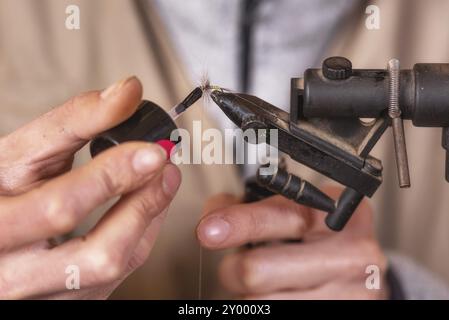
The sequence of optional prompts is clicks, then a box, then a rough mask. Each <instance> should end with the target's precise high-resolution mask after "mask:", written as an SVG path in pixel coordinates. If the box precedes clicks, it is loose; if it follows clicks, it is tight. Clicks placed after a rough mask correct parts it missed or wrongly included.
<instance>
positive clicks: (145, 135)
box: [90, 100, 179, 157]
mask: <svg viewBox="0 0 449 320" xmlns="http://www.w3.org/2000/svg"><path fill="white" fill-rule="evenodd" d="M176 129H177V127H176V124H175V122H174V121H173V119H172V118H171V117H170V116H169V115H168V113H167V112H165V111H164V109H162V108H161V107H159V106H158V105H157V104H155V103H153V102H151V101H147V100H143V101H142V103H141V104H140V106H139V107H138V109H137V111H136V112H135V113H134V114H133V115H132V116H131V117H130V118H128V119H127V120H125V121H124V122H122V123H120V124H119V125H117V126H116V127H114V128H111V129H109V130H107V131H105V132H103V133H101V134H99V135H98V136H97V137H95V138H94V139H93V140H92V141H91V143H90V154H91V156H92V157H95V156H96V155H97V154H99V153H100V152H102V151H104V150H106V149H108V148H110V147H113V146H115V145H118V144H120V143H123V142H126V141H147V142H159V141H161V140H170V135H171V133H172V132H173V130H176ZM177 142H179V141H176V142H174V143H177Z"/></svg>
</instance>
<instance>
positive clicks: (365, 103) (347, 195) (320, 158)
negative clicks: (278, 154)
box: [211, 57, 449, 231]
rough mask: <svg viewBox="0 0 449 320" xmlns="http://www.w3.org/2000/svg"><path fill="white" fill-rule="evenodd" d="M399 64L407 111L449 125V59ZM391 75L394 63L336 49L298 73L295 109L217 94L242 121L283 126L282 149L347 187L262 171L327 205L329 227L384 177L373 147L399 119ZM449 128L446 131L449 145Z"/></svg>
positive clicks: (298, 197)
mask: <svg viewBox="0 0 449 320" xmlns="http://www.w3.org/2000/svg"><path fill="white" fill-rule="evenodd" d="M397 71H398V72H399V74H400V77H397V78H396V91H394V92H395V93H396V97H397V102H398V104H399V105H400V111H401V119H411V120H412V121H413V123H414V125H416V126H441V127H448V126H449V64H416V65H415V66H414V68H413V69H412V70H401V71H399V70H397ZM390 80H391V79H390V70H388V69H354V70H353V69H352V65H351V62H350V61H349V60H347V59H345V58H341V57H332V58H328V59H326V60H325V61H324V62H323V66H322V68H321V69H308V70H306V71H305V73H304V77H303V78H293V79H292V80H291V101H290V113H287V112H285V111H283V110H281V109H279V108H277V107H275V106H273V105H271V104H269V103H267V102H266V101H263V100H261V99H259V98H257V97H254V96H250V95H246V94H238V93H228V92H222V91H214V92H212V94H211V96H212V99H213V100H214V101H215V103H216V104H217V105H218V106H219V107H220V108H221V109H222V110H223V111H224V113H225V114H226V115H227V116H228V117H229V118H230V119H231V120H232V121H233V122H234V123H235V124H236V125H237V126H238V127H240V128H242V129H244V130H245V129H248V128H252V129H278V148H279V150H280V151H282V152H284V153H286V154H288V155H289V156H290V157H291V158H292V159H293V160H295V161H298V162H300V163H302V164H304V165H306V166H308V167H310V168H311V169H313V170H315V171H317V172H319V173H321V174H323V175H325V176H327V177H329V178H331V179H333V180H335V181H337V182H339V183H341V184H342V185H344V186H345V187H346V188H345V190H344V191H343V193H342V194H341V196H340V198H339V199H338V200H337V201H336V202H334V201H333V200H331V199H330V198H329V197H327V196H326V195H325V194H324V193H323V192H321V191H320V190H319V189H318V188H316V187H314V186H312V185H311V184H310V183H308V182H306V181H304V180H302V179H301V178H299V177H297V176H295V175H293V174H289V173H287V172H286V171H285V170H284V169H279V170H278V172H277V173H276V174H274V175H272V176H261V175H259V177H258V181H259V183H260V184H261V185H262V186H264V187H266V188H267V189H269V190H270V191H272V192H274V193H278V194H282V195H284V196H286V197H287V198H290V199H293V200H294V201H296V202H298V203H301V204H305V205H308V206H311V207H315V208H318V209H320V210H324V211H327V212H328V216H327V218H326V223H327V225H328V227H329V228H331V229H333V230H337V231H338V230H341V229H342V228H343V227H344V226H345V225H346V223H347V222H348V220H349V219H350V217H351V215H352V213H353V212H354V210H355V209H356V208H357V206H358V204H359V203H360V201H361V200H362V199H363V197H364V196H368V197H371V196H372V195H373V194H374V193H375V192H376V190H377V188H378V187H379V185H380V184H381V182H382V164H381V161H380V160H378V159H376V158H374V157H372V156H370V155H369V153H370V151H371V150H372V148H373V147H374V145H375V144H376V143H377V141H378V140H379V138H380V137H381V136H382V134H383V133H384V132H385V130H386V129H387V128H388V126H389V125H391V123H392V119H391V116H390V115H389V112H388V111H389V106H390V104H389V101H390V98H391V93H392V90H391V81H390ZM361 118H373V119H372V121H369V122H366V121H362V120H361ZM448 132H449V130H447V129H445V130H444V132H443V146H444V147H445V148H446V149H447V148H448V146H449V143H448V141H449V133H448ZM404 142H405V141H404ZM448 158H449V157H448Z"/></svg>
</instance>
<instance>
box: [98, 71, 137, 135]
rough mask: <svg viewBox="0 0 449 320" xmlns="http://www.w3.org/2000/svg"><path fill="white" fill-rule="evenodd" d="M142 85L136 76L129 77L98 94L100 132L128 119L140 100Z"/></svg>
mask: <svg viewBox="0 0 449 320" xmlns="http://www.w3.org/2000/svg"><path fill="white" fill-rule="evenodd" d="M142 92H143V88H142V83H141V82H140V80H139V79H138V78H137V77H136V76H130V77H128V78H125V79H124V80H121V81H118V82H116V83H115V84H113V85H111V86H110V87H109V88H107V89H105V90H103V91H102V92H99V93H98V94H99V98H100V101H99V102H100V105H102V106H104V108H103V107H100V108H98V110H99V112H101V115H100V118H99V122H98V123H99V124H100V123H101V122H102V124H101V127H102V130H101V131H104V130H107V129H109V128H112V127H114V126H116V125H118V124H119V123H121V122H123V121H124V120H126V119H128V118H129V117H130V116H131V115H132V114H133V113H134V112H135V111H136V110H137V107H138V106H139V104H140V102H141V100H142Z"/></svg>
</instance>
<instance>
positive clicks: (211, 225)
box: [197, 196, 311, 249]
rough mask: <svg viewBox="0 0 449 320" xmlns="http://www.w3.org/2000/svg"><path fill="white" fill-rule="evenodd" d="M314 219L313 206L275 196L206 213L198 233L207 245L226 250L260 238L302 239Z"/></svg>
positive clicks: (199, 237) (265, 239)
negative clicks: (312, 214)
mask: <svg viewBox="0 0 449 320" xmlns="http://www.w3.org/2000/svg"><path fill="white" fill-rule="evenodd" d="M310 222H311V215H310V209H309V208H307V207H304V206H301V205H299V204H297V203H295V202H293V201H291V200H288V199H286V198H284V197H282V196H273V197H270V198H267V199H264V200H261V201H258V202H254V203H249V204H237V205H232V206H228V207H226V208H221V209H218V210H214V211H212V212H210V213H208V214H206V215H205V216H204V217H203V218H202V219H201V222H200V224H199V225H198V227H197V236H198V239H199V240H200V242H201V244H202V245H203V246H205V247H207V248H211V249H223V248H231V247H235V246H240V245H243V244H246V243H250V242H257V241H270V240H280V239H300V238H301V237H302V236H303V235H304V234H305V233H306V232H307V230H308V229H309V228H310V225H311V223H310Z"/></svg>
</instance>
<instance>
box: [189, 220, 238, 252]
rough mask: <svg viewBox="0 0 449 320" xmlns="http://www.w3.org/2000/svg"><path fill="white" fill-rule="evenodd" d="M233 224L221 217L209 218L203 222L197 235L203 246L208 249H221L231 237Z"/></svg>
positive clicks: (197, 230) (198, 228)
mask: <svg viewBox="0 0 449 320" xmlns="http://www.w3.org/2000/svg"><path fill="white" fill-rule="evenodd" d="M231 229H232V226H231V224H230V223H229V222H228V221H226V220H225V219H223V218H222V217H220V216H208V217H205V218H203V219H202V220H201V222H200V223H199V225H198V227H197V229H196V233H197V238H198V240H199V241H200V243H201V245H202V246H204V247H206V248H210V249H213V248H217V247H220V245H222V244H223V243H224V242H225V241H226V240H227V239H228V238H229V236H230V234H231Z"/></svg>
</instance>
